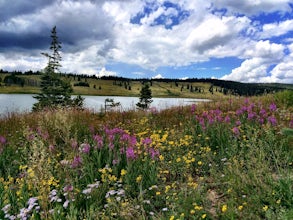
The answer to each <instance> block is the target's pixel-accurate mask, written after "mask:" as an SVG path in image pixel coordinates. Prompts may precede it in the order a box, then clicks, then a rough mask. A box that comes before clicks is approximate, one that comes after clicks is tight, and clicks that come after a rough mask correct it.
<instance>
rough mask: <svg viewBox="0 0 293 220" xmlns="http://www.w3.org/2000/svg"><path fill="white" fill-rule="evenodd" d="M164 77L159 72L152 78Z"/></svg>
mask: <svg viewBox="0 0 293 220" xmlns="http://www.w3.org/2000/svg"><path fill="white" fill-rule="evenodd" d="M163 78H164V77H163V76H162V75H161V74H158V75H155V76H154V77H152V79H163Z"/></svg>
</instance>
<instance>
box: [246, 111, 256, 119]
mask: <svg viewBox="0 0 293 220" xmlns="http://www.w3.org/2000/svg"><path fill="white" fill-rule="evenodd" d="M255 116H256V114H255V113H254V112H249V113H248V116H247V118H248V120H252V119H253V118H254V117H255Z"/></svg>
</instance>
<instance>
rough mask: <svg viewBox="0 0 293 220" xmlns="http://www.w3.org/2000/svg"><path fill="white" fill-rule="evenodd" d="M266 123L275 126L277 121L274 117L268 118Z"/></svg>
mask: <svg viewBox="0 0 293 220" xmlns="http://www.w3.org/2000/svg"><path fill="white" fill-rule="evenodd" d="M268 122H269V123H270V124H271V125H273V126H276V125H277V119H276V118H275V116H270V117H268Z"/></svg>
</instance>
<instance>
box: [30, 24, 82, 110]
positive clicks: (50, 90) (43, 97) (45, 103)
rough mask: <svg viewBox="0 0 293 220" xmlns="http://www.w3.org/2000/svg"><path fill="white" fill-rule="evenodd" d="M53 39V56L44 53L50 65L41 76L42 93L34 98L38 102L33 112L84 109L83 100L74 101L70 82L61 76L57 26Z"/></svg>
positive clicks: (59, 43) (52, 35) (54, 28)
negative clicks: (64, 108)
mask: <svg viewBox="0 0 293 220" xmlns="http://www.w3.org/2000/svg"><path fill="white" fill-rule="evenodd" d="M51 38H52V42H51V46H50V50H51V54H48V53H42V54H43V55H44V56H46V57H47V58H48V65H47V67H46V68H45V71H44V73H43V75H42V76H41V93H40V94H38V95H36V96H34V98H35V99H37V100H38V102H37V103H35V104H34V106H33V110H41V109H44V108H57V107H71V106H78V107H82V105H83V98H82V97H81V96H78V97H77V98H76V99H74V100H72V99H71V94H72V92H73V89H72V86H71V85H70V82H69V81H66V80H62V78H61V76H60V71H59V67H61V64H60V62H61V60H62V57H61V55H60V52H59V51H60V49H61V48H62V47H61V42H60V41H59V40H58V36H57V30H56V26H55V27H53V29H52V31H51Z"/></svg>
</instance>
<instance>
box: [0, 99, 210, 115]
mask: <svg viewBox="0 0 293 220" xmlns="http://www.w3.org/2000/svg"><path fill="white" fill-rule="evenodd" d="M82 97H84V98H85V101H84V104H85V107H86V108H89V109H92V110H94V111H101V109H103V108H104V105H105V99H107V98H108V99H113V100H114V102H120V104H121V105H120V106H119V107H118V109H120V110H125V111H127V110H132V109H135V108H136V103H137V102H138V101H139V98H138V97H122V96H82ZM152 99H153V102H152V103H151V107H154V108H156V109H157V110H162V109H166V108H170V107H174V106H185V105H190V104H193V103H197V102H202V101H208V100H207V99H188V98H152ZM36 102H37V100H36V99H34V98H33V95H30V94H0V116H1V115H5V114H7V113H9V112H29V111H31V109H32V106H33V104H34V103H36Z"/></svg>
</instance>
